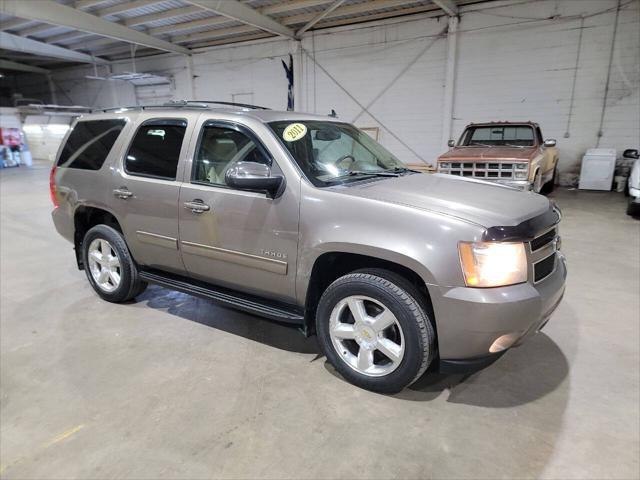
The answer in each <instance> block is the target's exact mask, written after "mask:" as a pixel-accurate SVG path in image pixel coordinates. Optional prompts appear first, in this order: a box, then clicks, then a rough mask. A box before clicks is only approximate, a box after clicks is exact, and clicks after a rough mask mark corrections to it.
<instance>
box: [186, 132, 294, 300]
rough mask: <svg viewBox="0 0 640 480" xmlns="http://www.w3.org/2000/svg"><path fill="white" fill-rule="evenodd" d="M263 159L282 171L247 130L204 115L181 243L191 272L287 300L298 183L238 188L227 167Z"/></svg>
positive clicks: (291, 297) (290, 293)
mask: <svg viewBox="0 0 640 480" xmlns="http://www.w3.org/2000/svg"><path fill="white" fill-rule="evenodd" d="M240 161H243V162H248V161H250V162H258V163H265V164H268V165H270V166H271V168H272V172H273V173H275V174H278V173H280V170H279V167H278V165H277V163H276V162H275V161H274V160H273V159H272V158H271V156H270V154H269V152H268V151H267V149H266V148H265V147H264V146H263V145H262V143H261V142H260V141H259V140H258V139H257V137H256V136H255V135H254V134H253V132H251V131H250V130H249V129H247V128H246V127H243V126H239V125H236V124H233V123H225V122H212V121H204V122H203V124H202V127H201V129H200V132H199V136H198V139H197V143H196V145H195V153H194V157H193V161H192V166H191V172H185V182H184V184H183V186H182V188H181V190H180V207H181V208H180V214H179V216H180V249H181V251H182V259H183V261H184V264H185V267H186V269H187V271H188V272H189V273H190V274H191V275H192V276H194V277H196V278H199V279H201V280H205V281H208V282H211V283H214V284H217V285H221V286H226V287H229V288H236V289H241V290H243V291H248V292H251V293H254V294H258V295H263V296H268V297H271V298H274V299H278V300H282V301H293V300H294V299H295V275H296V256H297V249H298V214H299V209H298V199H297V195H296V194H295V193H294V188H295V186H294V185H287V187H286V189H285V191H284V193H283V194H282V195H281V196H280V197H278V198H276V199H271V198H268V197H267V195H266V194H265V193H261V192H247V191H240V190H235V189H232V188H230V187H228V186H227V184H226V181H225V174H226V172H227V170H228V169H229V168H230V167H231V166H232V165H233V164H235V163H236V162H240Z"/></svg>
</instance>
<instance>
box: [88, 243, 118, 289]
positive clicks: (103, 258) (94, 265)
mask: <svg viewBox="0 0 640 480" xmlns="http://www.w3.org/2000/svg"><path fill="white" fill-rule="evenodd" d="M87 257H88V259H89V270H90V271H91V276H92V277H93V279H94V280H95V282H96V284H97V285H98V287H100V289H101V290H103V291H105V292H107V293H110V292H113V291H114V290H115V289H117V288H118V286H119V285H120V275H121V268H120V259H119V258H118V253H117V252H116V251H115V250H114V248H113V247H112V246H111V244H110V243H109V242H107V241H106V240H104V239H102V238H96V239H95V240H94V241H92V242H91V244H90V245H89V253H88V255H87Z"/></svg>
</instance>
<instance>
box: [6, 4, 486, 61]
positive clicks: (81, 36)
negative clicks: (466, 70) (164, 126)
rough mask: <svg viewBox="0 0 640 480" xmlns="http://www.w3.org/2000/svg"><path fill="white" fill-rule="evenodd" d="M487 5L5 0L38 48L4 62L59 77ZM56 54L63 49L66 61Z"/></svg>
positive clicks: (9, 16)
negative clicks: (91, 66) (67, 71)
mask: <svg viewBox="0 0 640 480" xmlns="http://www.w3.org/2000/svg"><path fill="white" fill-rule="evenodd" d="M484 1H488V0H342V1H340V0H224V1H223V2H210V1H205V0H75V1H73V0H55V1H52V2H50V3H47V4H39V8H37V9H34V8H29V3H30V2H25V1H24V0H4V1H3V2H0V22H2V26H3V28H2V30H3V32H2V33H3V34H6V35H11V36H12V37H11V38H12V39H14V40H15V38H14V37H16V38H17V40H18V41H20V40H21V39H27V40H31V41H36V42H37V43H35V44H34V43H32V42H29V43H30V45H29V48H30V49H31V51H27V50H25V49H20V51H18V49H16V50H15V51H11V48H14V47H13V45H15V42H13V41H12V42H6V41H5V42H3V46H4V49H3V50H0V56H1V57H2V59H5V60H10V61H15V62H18V63H21V64H25V65H27V66H37V67H44V68H51V69H54V68H62V67H64V66H68V65H70V64H73V63H76V62H84V63H93V62H94V61H97V62H100V61H106V62H108V61H112V60H117V59H124V58H129V57H131V55H132V45H135V56H136V58H138V57H144V56H148V55H153V54H158V53H162V52H166V51H173V52H177V53H183V54H185V53H187V54H188V53H190V52H192V51H193V50H194V49H197V48H200V47H207V46H215V45H224V44H232V43H240V42H246V41H250V40H256V39H264V38H270V37H271V38H273V37H276V36H283V37H290V38H300V37H301V36H303V35H304V34H305V32H309V31H313V30H320V29H323V28H328V27H335V26H340V25H353V24H357V23H360V22H368V21H373V20H381V19H387V18H393V17H403V16H406V15H413V14H429V15H431V16H444V15H453V14H457V13H458V8H460V7H462V6H465V5H469V4H475V3H482V2H484ZM38 44H41V45H40V48H36V47H37V45H38ZM10 45H12V46H11V47H10ZM34 45H36V47H33V46H34ZM50 46H55V47H58V50H57V51H56V54H60V56H58V57H56V56H55V55H54V54H53V53H52V52H51V49H50V48H49V47H50ZM32 47H33V48H32ZM59 49H64V50H68V51H71V52H72V53H73V54H74V55H72V56H71V57H69V58H63V56H62V55H61V53H64V50H62V51H60V50H59ZM78 54H83V55H85V57H84V59H82V57H79V56H78ZM93 59H95V60H93ZM3 68H7V67H6V66H5V67H3Z"/></svg>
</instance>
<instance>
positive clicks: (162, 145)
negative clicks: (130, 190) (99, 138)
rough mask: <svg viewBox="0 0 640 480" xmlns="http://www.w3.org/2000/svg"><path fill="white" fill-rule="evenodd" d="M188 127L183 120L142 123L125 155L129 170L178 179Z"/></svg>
mask: <svg viewBox="0 0 640 480" xmlns="http://www.w3.org/2000/svg"><path fill="white" fill-rule="evenodd" d="M186 129H187V122H185V121H183V120H159V121H156V120H154V121H152V122H147V123H145V124H143V125H142V126H141V127H140V128H139V129H138V131H137V132H136V136H135V137H134V139H133V142H132V143H131V147H129V151H128V152H127V155H126V157H125V170H126V171H127V173H131V174H133V175H142V176H147V177H159V178H166V179H169V180H175V178H176V170H177V168H178V160H179V158H180V148H182V140H183V138H184V133H185V131H186Z"/></svg>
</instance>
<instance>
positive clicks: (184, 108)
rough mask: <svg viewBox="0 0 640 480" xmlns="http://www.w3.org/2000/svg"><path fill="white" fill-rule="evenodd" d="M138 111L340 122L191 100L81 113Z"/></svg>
mask: <svg viewBox="0 0 640 480" xmlns="http://www.w3.org/2000/svg"><path fill="white" fill-rule="evenodd" d="M140 112H146V113H152V114H153V115H159V116H171V117H181V116H185V114H188V115H193V114H194V113H195V114H197V115H199V114H201V113H207V114H211V115H216V114H219V115H220V116H221V117H229V116H242V117H251V118H253V119H256V120H259V121H261V122H263V123H269V122H277V121H281V120H286V121H291V122H296V121H319V120H322V121H333V122H341V120H340V119H339V118H337V117H331V116H329V115H314V114H311V113H300V112H291V111H286V110H269V109H262V108H254V109H252V108H243V107H238V106H233V105H228V106H226V107H222V108H220V107H211V106H205V105H202V104H201V103H198V102H193V103H192V104H187V105H148V106H144V105H143V106H134V107H121V108H110V109H106V110H96V111H93V112H91V113H89V114H83V115H82V118H83V119H87V118H88V117H90V118H92V119H93V118H100V119H102V118H113V117H120V116H123V115H125V116H134V115H137V114H138V113H140Z"/></svg>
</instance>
